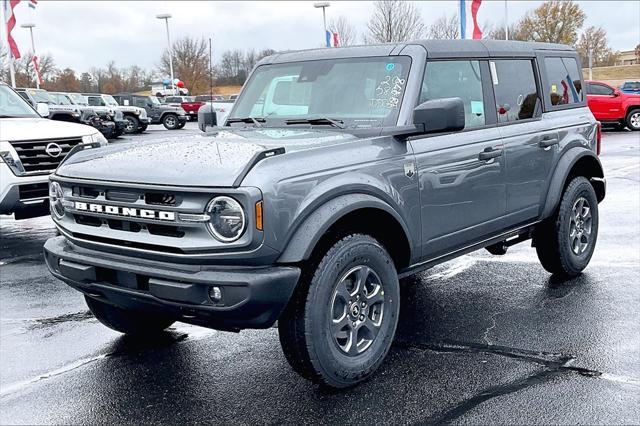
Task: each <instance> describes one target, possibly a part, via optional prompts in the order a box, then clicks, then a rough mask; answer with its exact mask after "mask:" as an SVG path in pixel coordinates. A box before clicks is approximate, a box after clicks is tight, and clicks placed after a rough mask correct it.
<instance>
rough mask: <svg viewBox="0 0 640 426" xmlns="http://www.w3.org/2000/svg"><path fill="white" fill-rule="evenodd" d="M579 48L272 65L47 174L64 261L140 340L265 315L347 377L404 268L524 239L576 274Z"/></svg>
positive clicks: (478, 47)
mask: <svg viewBox="0 0 640 426" xmlns="http://www.w3.org/2000/svg"><path fill="white" fill-rule="evenodd" d="M580 70H581V67H580V62H579V59H578V57H577V55H576V53H575V52H574V50H572V49H571V48H570V47H568V46H563V45H556V44H536V43H522V42H500V41H416V42H410V43H399V44H386V45H378V46H362V47H348V48H339V49H318V50H310V51H302V52H288V53H281V54H275V55H273V56H270V57H268V58H265V59H263V60H262V61H261V62H260V63H259V64H258V65H257V66H256V67H255V69H254V70H253V72H252V73H251V76H250V78H249V80H248V81H247V83H246V84H245V86H244V88H243V89H242V92H241V94H240V96H239V97H238V100H237V101H236V103H235V105H234V106H233V109H232V110H231V112H230V114H229V116H228V118H227V119H226V121H225V122H224V123H214V121H215V116H214V115H213V114H211V113H207V111H206V109H204V107H203V111H202V114H201V117H200V119H202V121H203V122H204V123H200V124H203V126H202V127H204V125H206V123H207V122H208V123H209V124H221V125H220V126H216V127H214V128H212V129H209V131H208V132H206V133H203V134H201V135H195V136H193V137H190V138H184V139H182V138H181V139H180V140H175V139H171V140H166V141H157V140H156V141H148V142H142V143H138V144H136V145H131V144H121V145H109V146H106V147H99V148H98V147H96V148H94V147H92V145H90V144H88V145H84V146H83V147H82V148H84V149H82V148H78V149H77V150H76V151H75V152H74V153H72V154H69V156H67V158H66V160H65V161H64V162H63V163H62V164H61V165H60V166H59V167H58V169H57V171H56V172H55V174H54V175H53V176H52V177H51V184H50V200H51V203H50V205H51V213H52V216H53V220H54V221H55V224H56V226H57V227H58V229H59V231H60V233H61V234H62V235H61V236H59V237H55V238H52V239H50V240H48V241H47V242H46V244H45V247H44V251H45V258H46V262H47V265H48V267H49V269H50V270H51V272H52V273H53V275H55V276H56V277H58V278H60V279H61V280H64V281H65V282H67V283H68V284H69V285H71V286H72V287H74V288H76V289H77V290H79V291H81V292H82V293H84V295H85V298H86V301H87V304H88V305H89V308H90V309H91V311H92V312H93V313H94V314H95V316H96V317H97V318H98V319H99V320H100V321H101V322H102V323H104V324H105V325H107V326H108V327H111V328H113V329H115V330H118V331H120V332H123V333H128V334H145V335H147V334H150V333H153V332H160V331H161V330H163V329H165V328H167V327H169V326H170V325H171V324H172V323H173V322H174V321H183V322H187V323H192V324H198V325H202V326H205V327H211V328H215V329H219V330H231V331H239V330H242V329H245V328H267V327H272V326H273V325H274V324H275V323H276V321H277V327H278V330H279V336H280V342H281V344H282V347H283V350H284V353H285V355H286V358H287V360H288V361H289V363H290V364H291V366H292V367H293V369H294V370H295V371H297V372H298V373H300V374H301V375H302V376H304V377H306V378H308V379H311V380H313V381H316V382H319V383H322V384H325V385H328V386H332V387H346V386H350V385H354V384H355V383H358V382H360V381H362V380H364V379H365V378H367V377H368V376H370V375H371V374H372V373H373V372H374V371H375V370H376V368H377V367H378V366H379V365H380V364H381V362H382V361H383V359H384V357H385V355H386V354H387V352H388V350H389V347H390V346H391V344H392V341H393V338H394V333H395V330H396V324H397V322H398V312H399V308H400V306H399V302H400V297H399V296H400V286H399V279H400V278H403V277H406V276H408V275H410V274H413V273H415V272H418V271H421V270H424V269H426V268H429V267H431V266H433V265H435V264H438V263H441V262H444V261H447V260H449V259H451V258H454V257H456V256H460V255H463V254H465V253H469V252H471V251H473V250H477V249H481V248H486V249H488V250H489V252H491V253H493V254H504V253H505V252H506V250H507V247H508V246H510V245H512V244H515V243H518V242H522V241H525V240H529V239H532V243H533V245H534V246H535V248H536V251H537V254H538V257H539V259H540V261H541V263H542V266H543V267H544V268H545V269H546V270H547V271H549V272H551V273H554V274H561V275H564V276H574V275H576V274H579V273H580V271H582V270H583V269H584V268H585V267H586V266H587V264H588V263H589V260H590V258H591V255H592V254H593V251H594V247H595V244H596V237H597V233H598V203H599V202H600V201H602V200H603V198H604V196H605V180H604V176H603V170H602V167H601V165H600V161H599V160H598V156H597V155H598V151H599V146H600V131H599V124H598V122H597V121H596V120H595V119H594V118H593V116H592V114H591V113H590V112H589V109H588V108H587V106H586V102H585V96H584V90H583V87H584V86H583V82H582V77H581V72H580Z"/></svg>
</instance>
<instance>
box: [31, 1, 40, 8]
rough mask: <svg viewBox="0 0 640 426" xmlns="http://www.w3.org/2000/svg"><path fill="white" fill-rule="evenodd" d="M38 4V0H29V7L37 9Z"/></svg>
mask: <svg viewBox="0 0 640 426" xmlns="http://www.w3.org/2000/svg"><path fill="white" fill-rule="evenodd" d="M37 4H38V0H29V7H30V8H31V9H35V8H36V5H37Z"/></svg>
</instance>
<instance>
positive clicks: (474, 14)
mask: <svg viewBox="0 0 640 426" xmlns="http://www.w3.org/2000/svg"><path fill="white" fill-rule="evenodd" d="M481 4H482V0H470V1H468V0H460V38H461V39H465V38H467V16H468V15H467V10H468V9H469V10H470V12H471V21H472V22H471V24H472V25H473V33H472V34H471V36H472V38H473V39H474V40H479V39H481V38H482V31H481V30H480V25H478V10H479V9H480V5H481Z"/></svg>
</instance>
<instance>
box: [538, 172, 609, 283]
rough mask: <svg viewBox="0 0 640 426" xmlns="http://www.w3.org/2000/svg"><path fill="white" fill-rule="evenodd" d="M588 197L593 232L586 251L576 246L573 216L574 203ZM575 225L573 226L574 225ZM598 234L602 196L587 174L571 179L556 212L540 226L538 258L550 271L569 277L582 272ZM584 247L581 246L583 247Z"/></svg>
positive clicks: (589, 237) (589, 258)
mask: <svg viewBox="0 0 640 426" xmlns="http://www.w3.org/2000/svg"><path fill="white" fill-rule="evenodd" d="M581 198H582V199H584V200H586V202H587V204H588V207H589V209H590V210H589V212H590V220H591V225H590V234H589V236H588V240H587V241H588V243H587V246H586V247H585V248H584V251H583V252H580V253H576V252H574V249H572V241H574V239H572V238H571V235H572V229H575V226H574V225H572V217H575V214H574V213H575V212H574V206H575V205H576V203H577V202H578V201H579V200H580V199H581ZM572 226H573V228H572ZM597 238H598V200H597V198H596V193H595V191H594V189H593V186H592V185H591V183H590V182H589V180H588V179H587V178H585V177H583V176H578V177H576V178H574V179H573V180H571V182H569V185H567V187H566V189H565V190H564V193H563V194H562V198H561V200H560V205H559V206H558V209H557V210H556V212H555V214H554V215H553V216H551V217H550V218H549V219H547V220H545V221H544V222H542V223H541V224H540V225H538V226H537V227H536V230H535V232H534V235H533V243H534V245H535V247H536V252H537V254H538V259H540V263H541V264H542V266H543V267H544V269H546V270H547V271H549V272H551V273H552V274H558V275H562V276H567V277H573V276H576V275H578V274H579V273H580V272H581V271H582V270H583V269H584V268H586V267H587V265H588V264H589V261H590V260H591V256H592V255H593V251H594V249H595V246H596V240H597ZM579 250H580V249H579Z"/></svg>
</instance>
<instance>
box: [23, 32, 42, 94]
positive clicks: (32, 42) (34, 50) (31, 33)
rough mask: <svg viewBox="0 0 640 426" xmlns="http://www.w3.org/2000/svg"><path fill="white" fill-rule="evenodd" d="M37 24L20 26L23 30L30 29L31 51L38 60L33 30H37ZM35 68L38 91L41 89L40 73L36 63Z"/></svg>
mask: <svg viewBox="0 0 640 426" xmlns="http://www.w3.org/2000/svg"><path fill="white" fill-rule="evenodd" d="M35 26H36V24H34V23H26V24H20V27H22V28H29V34H30V35H31V51H32V52H33V56H34V57H36V58H37V55H36V43H35V42H34V41H33V29H34V28H35ZM33 67H34V71H35V72H36V89H39V88H40V77H39V75H38V74H39V73H38V71H37V70H36V69H35V67H36V63H35V61H34V63H33Z"/></svg>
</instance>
